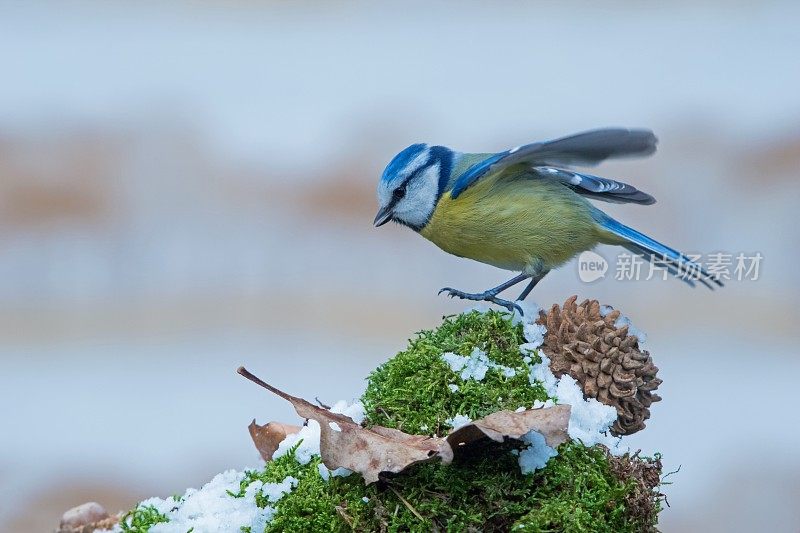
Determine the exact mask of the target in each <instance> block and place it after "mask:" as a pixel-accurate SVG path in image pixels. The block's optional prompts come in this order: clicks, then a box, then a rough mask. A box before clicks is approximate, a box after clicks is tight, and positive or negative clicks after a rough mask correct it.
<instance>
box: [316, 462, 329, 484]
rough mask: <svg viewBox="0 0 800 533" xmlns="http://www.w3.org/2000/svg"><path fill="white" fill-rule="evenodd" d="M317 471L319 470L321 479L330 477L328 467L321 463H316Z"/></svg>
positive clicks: (326, 479) (324, 479) (325, 479)
mask: <svg viewBox="0 0 800 533" xmlns="http://www.w3.org/2000/svg"><path fill="white" fill-rule="evenodd" d="M317 471H318V472H319V475H320V477H321V478H322V480H323V481H328V479H330V477H331V471H330V470H328V467H327V466H325V465H324V464H323V463H320V464H318V465H317Z"/></svg>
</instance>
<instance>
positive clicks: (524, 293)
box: [517, 270, 549, 302]
mask: <svg viewBox="0 0 800 533" xmlns="http://www.w3.org/2000/svg"><path fill="white" fill-rule="evenodd" d="M548 272H549V270H546V271H544V272H543V273H541V274H539V275H538V276H533V278H532V279H531V281H530V283H528V286H527V287H525V290H523V291H522V293H520V295H519V298H517V301H518V302H521V301H522V300H524V299H525V298H527V297H528V295H529V294H530V293H531V291H532V290H533V288H534V287H535V286H536V284H537V283H539V282H540V281H542V278H543V277H545V276H546V275H547V273H548Z"/></svg>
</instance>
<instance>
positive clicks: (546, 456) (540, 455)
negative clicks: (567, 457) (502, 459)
mask: <svg viewBox="0 0 800 533" xmlns="http://www.w3.org/2000/svg"><path fill="white" fill-rule="evenodd" d="M522 442H524V443H525V444H527V445H528V446H527V447H525V448H523V449H522V450H520V452H519V457H518V458H517V462H518V463H519V468H520V470H521V471H522V473H523V474H530V473H531V472H535V471H536V470H538V469H540V468H544V466H545V465H546V464H547V461H549V460H550V458H551V457H555V456H556V455H558V452H557V451H556V450H555V449H554V448H551V447H550V446H548V445H547V442H546V441H545V439H544V436H543V435H542V434H541V433H539V432H538V431H529V432H528V433H526V434H525V435H523V436H522Z"/></svg>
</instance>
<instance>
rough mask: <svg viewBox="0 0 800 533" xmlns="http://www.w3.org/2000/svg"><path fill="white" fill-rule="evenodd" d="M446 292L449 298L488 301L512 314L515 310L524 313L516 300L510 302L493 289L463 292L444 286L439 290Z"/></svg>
mask: <svg viewBox="0 0 800 533" xmlns="http://www.w3.org/2000/svg"><path fill="white" fill-rule="evenodd" d="M443 292H444V293H447V295H448V296H449V297H450V298H460V299H462V300H473V301H476V302H490V303H493V304H495V305H499V306H500V307H505V308H506V309H508V311H509V312H510V313H511V314H514V311H515V310H516V311H517V312H518V313H519V314H520V315H524V314H525V313H524V312H523V310H522V307H520V306H519V305H518V304H517V303H516V302H512V301H510V300H503V299H502V298H498V297H497V293H496V292H493V291H484V292H479V293H470V292H463V291H459V290H458V289H453V288H450V287H445V288H443V289H441V290H440V291H439V294H442V293H443Z"/></svg>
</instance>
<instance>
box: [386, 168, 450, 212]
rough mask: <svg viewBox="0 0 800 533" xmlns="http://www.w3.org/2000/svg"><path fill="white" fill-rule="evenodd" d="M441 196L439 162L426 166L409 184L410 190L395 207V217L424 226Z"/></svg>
mask: <svg viewBox="0 0 800 533" xmlns="http://www.w3.org/2000/svg"><path fill="white" fill-rule="evenodd" d="M438 196H439V164H438V163H437V164H435V165H432V166H430V167H429V168H426V169H425V170H424V171H423V172H422V173H421V174H420V175H419V176H417V177H416V178H414V180H413V181H412V182H411V183H409V184H408V192H407V193H406V196H405V198H403V199H402V200H401V201H400V202H399V203H398V204H397V207H395V209H394V214H395V218H398V219H400V220H402V221H403V222H406V223H408V224H411V225H412V226H424V225H425V224H426V223H427V222H428V220H429V219H430V217H431V214H432V213H433V208H434V207H435V206H436V199H437V197H438Z"/></svg>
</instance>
